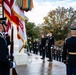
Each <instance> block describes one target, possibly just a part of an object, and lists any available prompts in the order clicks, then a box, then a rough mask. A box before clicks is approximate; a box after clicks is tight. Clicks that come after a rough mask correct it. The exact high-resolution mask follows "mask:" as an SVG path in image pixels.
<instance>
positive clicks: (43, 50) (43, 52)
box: [41, 34, 46, 61]
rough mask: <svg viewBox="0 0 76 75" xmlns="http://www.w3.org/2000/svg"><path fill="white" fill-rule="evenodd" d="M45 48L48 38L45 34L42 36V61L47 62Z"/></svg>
mask: <svg viewBox="0 0 76 75" xmlns="http://www.w3.org/2000/svg"><path fill="white" fill-rule="evenodd" d="M45 46H46V37H45V35H44V34H42V35H41V50H42V51H41V52H42V58H41V59H42V60H43V61H44V60H45Z"/></svg>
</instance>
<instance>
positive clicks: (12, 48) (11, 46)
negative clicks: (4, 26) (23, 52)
mask: <svg viewBox="0 0 76 75" xmlns="http://www.w3.org/2000/svg"><path fill="white" fill-rule="evenodd" d="M13 29H14V28H13V26H12V29H11V45H10V57H11V61H12V62H13V61H14V56H13V53H14V41H13ZM12 75H18V73H17V72H16V69H15V68H12Z"/></svg>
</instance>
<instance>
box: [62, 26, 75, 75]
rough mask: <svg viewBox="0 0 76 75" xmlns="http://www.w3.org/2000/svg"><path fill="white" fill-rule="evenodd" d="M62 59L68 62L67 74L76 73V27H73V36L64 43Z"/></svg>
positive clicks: (73, 74)
mask: <svg viewBox="0 0 76 75" xmlns="http://www.w3.org/2000/svg"><path fill="white" fill-rule="evenodd" d="M62 61H63V62H64V63H65V64H66V73H67V74H66V75H76V27H71V36H70V37H69V38H67V39H66V40H65V42H64V44H63V53H62Z"/></svg>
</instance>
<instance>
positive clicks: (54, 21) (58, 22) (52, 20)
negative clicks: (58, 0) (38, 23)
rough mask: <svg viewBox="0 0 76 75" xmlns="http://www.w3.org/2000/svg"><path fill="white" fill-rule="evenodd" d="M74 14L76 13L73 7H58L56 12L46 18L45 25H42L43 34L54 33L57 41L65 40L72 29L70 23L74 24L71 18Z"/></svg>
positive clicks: (53, 11)
mask: <svg viewBox="0 0 76 75" xmlns="http://www.w3.org/2000/svg"><path fill="white" fill-rule="evenodd" d="M74 14H75V11H74V9H73V8H72V7H70V8H64V7H58V8H56V9H55V10H52V11H50V12H49V13H48V15H47V16H45V17H44V23H43V24H42V30H43V32H44V33H48V32H49V31H51V32H53V35H54V36H55V39H56V40H63V39H65V38H66V37H67V33H68V31H69V27H70V25H68V23H70V24H71V23H72V22H71V21H72V19H71V17H72V16H73V15H74Z"/></svg>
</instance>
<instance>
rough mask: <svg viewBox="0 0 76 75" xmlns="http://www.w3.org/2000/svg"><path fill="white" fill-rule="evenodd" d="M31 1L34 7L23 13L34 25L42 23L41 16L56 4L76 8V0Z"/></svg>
mask: <svg viewBox="0 0 76 75" xmlns="http://www.w3.org/2000/svg"><path fill="white" fill-rule="evenodd" d="M33 2H34V8H33V9H32V10H31V11H29V12H25V15H26V16H27V17H28V18H29V21H30V22H34V23H35V24H36V25H38V24H41V23H43V17H45V16H46V15H47V13H48V12H49V11H51V10H53V9H55V8H57V7H58V6H60V7H65V8H69V7H73V8H74V9H75V10H76V0H33Z"/></svg>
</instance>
